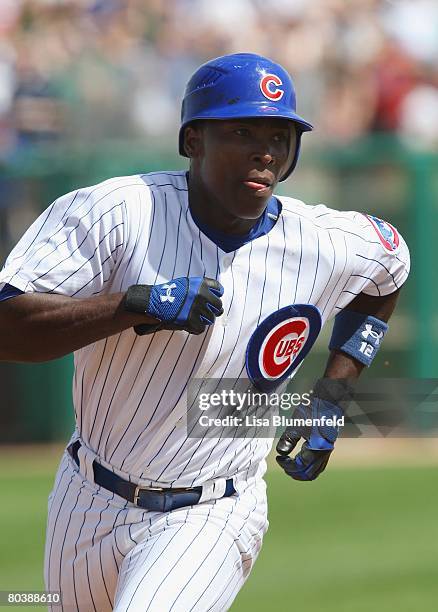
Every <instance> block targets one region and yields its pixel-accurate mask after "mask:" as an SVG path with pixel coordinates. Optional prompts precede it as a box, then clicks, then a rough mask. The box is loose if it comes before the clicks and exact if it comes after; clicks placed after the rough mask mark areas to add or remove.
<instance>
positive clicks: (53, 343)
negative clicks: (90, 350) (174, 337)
mask: <svg viewBox="0 0 438 612" xmlns="http://www.w3.org/2000/svg"><path fill="white" fill-rule="evenodd" d="M172 292H173V294H172ZM222 293H223V289H222V286H221V285H220V283H219V282H218V281H216V280H214V279H208V278H197V277H191V278H179V279H174V280H173V281H171V282H170V283H168V284H164V285H163V284H162V285H133V286H132V287H130V288H129V289H128V291H127V292H126V293H115V294H109V295H107V294H105V295H98V296H93V297H88V298H72V297H67V296H62V295H58V294H54V293H51V294H49V293H25V294H22V295H17V296H15V297H11V298H9V299H7V300H4V301H1V302H0V361H18V362H38V361H47V360H49V359H55V358H57V357H62V356H63V355H66V354H67V353H70V352H72V351H75V350H77V349H80V348H82V347H84V346H87V345H88V344H91V343H93V342H96V341H97V340H101V339H102V338H107V337H108V336H112V335H114V334H117V333H120V332H122V331H124V330H126V329H128V328H130V327H134V328H137V326H140V328H141V329H144V328H145V327H146V328H147V329H146V332H152V331H160V330H166V329H171V330H175V329H176V330H183V331H187V332H189V333H193V334H200V333H202V332H203V331H204V330H205V328H206V326H208V325H212V324H213V323H214V320H215V317H216V316H220V315H221V314H222V312H223V310H222V303H221V299H220V296H221V295H222ZM139 331H140V330H139Z"/></svg>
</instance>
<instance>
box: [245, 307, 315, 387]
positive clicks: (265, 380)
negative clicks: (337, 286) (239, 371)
mask: <svg viewBox="0 0 438 612" xmlns="http://www.w3.org/2000/svg"><path fill="white" fill-rule="evenodd" d="M320 330H321V315H320V312H319V310H318V308H316V306H313V305H311V304H294V305H293V306H286V307H285V308H281V309H280V310H277V311H276V312H273V313H272V314H270V315H269V316H268V317H267V318H266V319H265V320H264V321H263V322H262V323H261V324H260V325H259V326H258V327H257V329H256V330H255V332H254V333H253V335H252V336H251V338H250V341H249V342H248V346H247V349H246V370H247V373H248V377H249V379H250V380H251V382H252V383H253V384H254V385H255V386H256V387H257V388H258V389H261V390H262V391H265V392H269V391H274V390H275V389H276V388H277V387H278V386H279V385H280V383H281V382H283V380H285V379H286V378H288V377H289V376H290V375H291V374H292V373H293V371H294V370H295V369H296V368H297V367H298V366H299V364H300V363H301V362H302V361H303V359H304V357H305V356H306V355H307V354H308V352H309V351H310V349H311V348H312V346H313V344H314V342H315V340H316V338H317V337H318V334H319V332H320Z"/></svg>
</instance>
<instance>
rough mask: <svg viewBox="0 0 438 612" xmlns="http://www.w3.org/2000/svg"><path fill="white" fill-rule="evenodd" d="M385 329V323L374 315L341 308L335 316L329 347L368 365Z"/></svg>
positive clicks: (377, 348)
mask: <svg viewBox="0 0 438 612" xmlns="http://www.w3.org/2000/svg"><path fill="white" fill-rule="evenodd" d="M387 330H388V325H387V323H385V322H384V321H381V320H380V319H377V318H376V317H373V316H371V315H367V314H362V313H360V312H354V311H353V310H341V312H340V313H339V314H337V315H336V317H335V323H334V325H333V331H332V336H331V338H330V343H329V349H330V350H333V349H338V350H340V351H343V352H344V353H347V355H350V356H351V357H354V358H355V359H357V360H358V361H360V362H361V363H363V364H365V365H366V366H368V367H369V366H370V365H371V363H372V361H373V359H374V357H375V356H376V354H377V351H378V350H379V348H380V344H381V342H382V340H383V338H384V336H385V334H386V332H387Z"/></svg>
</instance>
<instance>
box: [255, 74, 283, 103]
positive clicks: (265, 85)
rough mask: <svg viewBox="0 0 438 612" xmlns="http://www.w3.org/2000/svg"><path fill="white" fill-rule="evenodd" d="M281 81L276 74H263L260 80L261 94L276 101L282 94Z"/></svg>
mask: <svg viewBox="0 0 438 612" xmlns="http://www.w3.org/2000/svg"><path fill="white" fill-rule="evenodd" d="M280 85H283V81H282V80H281V79H280V77H278V76H277V75H276V74H265V75H264V76H263V77H262V79H261V81H260V89H261V92H262V94H263V95H264V96H265V98H268V100H272V101H273V102H277V101H278V100H281V98H282V97H283V95H284V91H283V89H281V88H280Z"/></svg>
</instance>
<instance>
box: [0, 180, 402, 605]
mask: <svg viewBox="0 0 438 612" xmlns="http://www.w3.org/2000/svg"><path fill="white" fill-rule="evenodd" d="M279 201H280V204H281V207H280V208H281V212H280V215H279V219H278V221H277V222H276V224H275V225H274V226H273V228H272V229H271V230H270V231H269V232H268V234H265V235H262V236H259V237H258V238H256V239H254V240H252V241H250V242H248V243H247V244H244V245H243V246H241V247H240V248H239V249H237V250H235V251H234V252H231V253H225V252H224V251H223V250H222V249H220V248H219V247H218V246H217V245H216V244H215V243H214V242H213V241H212V240H211V239H210V238H209V237H208V236H206V235H205V234H203V233H202V232H201V230H200V229H199V228H198V226H197V225H196V223H195V221H194V219H193V218H192V215H191V212H190V208H189V206H188V188H187V181H186V176H185V173H184V172H169V173H166V172H161V173H160V172H158V173H150V174H145V175H136V176H131V177H118V178H115V179H111V180H109V181H105V182H103V183H100V184H99V185H95V186H93V187H90V188H86V189H80V190H78V191H75V192H72V193H70V194H67V195H66V196H63V197H61V198H59V199H58V200H56V202H54V204H53V205H52V206H51V207H49V209H48V210H47V211H45V212H44V213H43V214H42V215H41V216H40V217H39V218H38V219H37V220H36V221H35V223H34V224H33V225H32V226H31V227H30V228H29V230H28V231H27V232H26V234H25V235H24V236H23V238H22V240H21V241H20V242H19V243H18V245H17V246H16V248H15V249H14V250H13V252H12V253H11V255H10V257H9V258H8V260H7V262H6V264H5V267H4V269H3V270H2V271H1V273H0V289H1V287H2V286H3V284H5V283H9V284H11V285H13V286H15V287H17V288H18V289H20V290H22V291H42V292H49V293H50V292H56V293H61V294H63V295H67V296H72V297H76V298H81V297H89V296H93V295H96V294H101V293H112V292H123V291H126V289H127V288H128V287H129V286H130V285H133V284H139V283H140V284H156V283H163V282H165V281H169V280H170V279H172V278H176V277H178V276H204V275H205V276H209V277H212V278H217V279H218V280H219V281H220V282H221V284H222V285H223V286H224V298H223V304H224V312H225V314H224V316H223V317H222V318H220V319H218V320H217V321H216V323H215V325H213V326H212V327H211V328H210V329H208V331H206V332H205V333H204V334H201V335H200V336H194V335H189V334H187V333H185V332H175V331H173V332H171V331H165V332H160V333H155V334H152V335H150V336H142V337H140V336H137V335H136V334H135V333H134V331H133V330H131V329H129V330H126V331H124V332H123V333H120V334H117V335H115V336H111V337H108V338H105V339H103V340H101V341H99V342H95V343H94V344H92V345H90V346H86V347H84V348H82V349H80V350H78V351H76V353H75V356H74V360H75V375H74V380H73V397H74V406H75V413H76V421H77V434H79V435H80V437H81V438H82V441H83V443H84V445H85V446H86V447H88V448H89V449H92V450H93V451H94V452H95V453H96V455H97V456H98V457H99V460H100V461H101V463H102V464H103V465H105V466H106V467H107V468H108V469H110V470H112V471H114V472H115V473H117V474H119V475H120V476H122V477H123V478H125V479H126V480H129V481H131V482H135V483H141V484H143V485H145V486H147V485H149V486H158V487H160V486H162V487H169V486H172V487H185V486H197V485H198V484H202V483H203V482H205V481H209V480H213V479H215V478H229V477H233V478H234V481H235V486H236V488H237V490H238V492H239V495H238V496H234V497H233V498H228V499H221V500H217V501H216V502H211V503H210V502H209V503H203V504H200V505H198V506H195V507H191V508H189V509H187V508H186V509H181V510H178V511H173V512H171V513H167V514H164V515H162V514H159V513H148V512H144V511H142V510H140V509H138V508H135V507H133V506H132V505H131V504H128V503H127V502H125V501H124V500H121V499H120V498H118V497H117V496H115V495H113V494H110V493H109V492H106V491H103V490H102V489H99V488H98V487H96V486H95V485H94V484H93V483H90V482H89V481H88V480H87V479H86V478H85V476H84V475H83V474H80V473H78V472H77V471H76V469H74V467H73V464H72V461H71V459H70V458H67V457H64V459H63V461H62V463H61V466H60V471H59V475H58V477H57V481H56V484H55V488H54V492H53V494H52V496H51V498H50V503H49V507H50V509H49V519H48V537H47V544H46V570H45V572H46V584H47V585H48V588H50V589H53V590H56V589H57V588H59V587H60V588H62V590H63V592H64V593H65V594H66V597H67V600H66V606H65V609H66V610H68V609H69V606H70V609H72V610H77V609H79V610H86V611H87V612H88V611H90V610H91V611H92V610H97V611H98V612H101V611H103V612H105V611H106V610H111V609H112V608H113V606H114V605H115V609H116V610H117V611H118V612H120V611H121V610H137V609H142V610H150V611H152V610H157V611H159V612H163V611H166V610H181V611H182V610H184V612H187V610H202V611H205V610H221V611H222V610H226V609H227V608H228V607H229V606H230V605H231V603H232V601H233V599H234V597H235V595H236V593H237V592H238V590H239V588H240V587H241V586H242V584H243V582H244V580H245V579H246V576H247V575H248V573H249V571H250V568H251V566H252V564H253V562H254V559H255V558H256V556H257V553H258V550H259V548H260V543H261V539H262V536H263V533H264V531H265V529H266V524H267V523H266V512H265V498H264V490H262V489H263V481H262V476H263V473H264V471H265V469H266V463H265V457H266V455H267V454H268V452H269V450H270V448H271V440H266V439H256V438H252V439H237V438H235V439H219V440H218V439H211V438H203V439H199V440H196V441H193V440H190V439H188V437H187V432H186V429H185V427H184V421H185V417H186V415H187V411H188V410H194V409H195V408H194V404H192V405H191V406H190V405H187V388H188V384H189V382H190V380H191V379H192V378H195V377H196V378H199V379H201V381H202V380H203V379H206V378H210V379H216V380H215V382H217V385H219V384H220V382H221V380H222V379H223V378H233V379H236V381H237V379H239V378H242V377H245V349H246V344H247V341H248V339H249V337H250V336H251V334H252V332H253V331H254V329H255V328H256V327H257V325H258V324H259V323H260V322H261V321H262V320H263V319H265V318H266V317H267V316H268V315H269V314H271V313H272V312H274V311H275V310H277V309H279V308H282V307H284V306H287V305H290V304H291V303H302V304H306V303H312V304H314V305H315V306H317V307H318V308H319V309H320V311H321V314H322V319H323V324H324V323H325V322H326V321H328V320H329V319H331V318H332V317H333V316H334V315H335V314H336V313H337V312H338V311H339V310H340V309H342V308H344V307H345V306H347V305H348V304H349V303H350V302H351V300H352V299H353V298H354V296H355V295H357V294H359V293H360V292H365V293H368V294H370V295H386V294H388V293H391V292H393V291H394V290H395V289H397V288H398V287H399V286H401V284H402V283H403V282H404V280H405V279H406V276H407V273H408V268H409V253H408V251H407V247H406V245H405V243H404V241H403V239H401V241H400V248H399V250H398V252H396V253H395V254H394V253H388V252H387V251H385V250H384V249H383V248H382V246H381V244H380V242H379V241H378V240H377V237H376V233H375V230H374V228H373V227H372V225H371V223H370V222H368V221H367V219H366V218H364V216H363V215H362V214H359V213H356V212H339V211H334V210H330V209H328V208H326V207H325V206H323V205H318V206H307V205H306V204H304V203H303V202H300V201H298V200H294V199H292V198H286V197H280V198H279ZM201 385H202V383H201ZM181 425H182V426H181ZM189 556H190V563H188V562H187V561H188V558H189ZM117 584H118V587H117ZM139 601H141V602H142V604H141V606H142V607H141V608H139V605H140V604H139V603H138V602H139ZM114 602H116V603H114Z"/></svg>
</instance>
